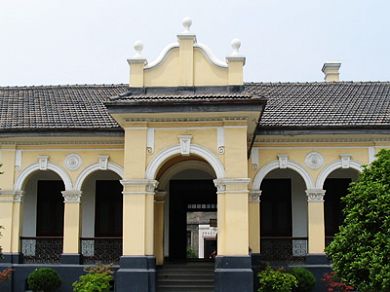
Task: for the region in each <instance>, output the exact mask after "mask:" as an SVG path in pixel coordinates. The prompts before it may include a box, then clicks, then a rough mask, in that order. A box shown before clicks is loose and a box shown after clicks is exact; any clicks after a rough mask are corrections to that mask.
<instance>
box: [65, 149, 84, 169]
mask: <svg viewBox="0 0 390 292" xmlns="http://www.w3.org/2000/svg"><path fill="white" fill-rule="evenodd" d="M81 163H82V160H81V157H80V155H78V154H75V153H72V154H69V155H67V156H66V157H65V160H64V164H65V167H66V168H67V169H69V170H71V171H72V170H77V169H79V168H80V166H81Z"/></svg>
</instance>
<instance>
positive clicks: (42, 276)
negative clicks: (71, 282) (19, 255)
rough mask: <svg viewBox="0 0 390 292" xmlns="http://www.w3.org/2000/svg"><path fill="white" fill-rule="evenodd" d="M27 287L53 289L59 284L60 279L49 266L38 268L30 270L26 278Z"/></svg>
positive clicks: (46, 290)
mask: <svg viewBox="0 0 390 292" xmlns="http://www.w3.org/2000/svg"><path fill="white" fill-rule="evenodd" d="M27 283H28V287H29V288H30V289H31V290H33V291H44V292H49V291H55V290H56V289H57V288H59V287H60V286H61V279H60V276H58V274H57V272H56V271H55V270H53V269H51V268H38V269H35V270H34V271H32V272H31V273H30V274H29V275H28V278H27Z"/></svg>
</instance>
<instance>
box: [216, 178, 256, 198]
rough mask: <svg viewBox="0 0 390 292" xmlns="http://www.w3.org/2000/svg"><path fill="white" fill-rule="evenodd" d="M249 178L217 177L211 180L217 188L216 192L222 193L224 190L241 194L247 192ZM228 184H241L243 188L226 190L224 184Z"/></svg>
mask: <svg viewBox="0 0 390 292" xmlns="http://www.w3.org/2000/svg"><path fill="white" fill-rule="evenodd" d="M250 181H251V179H250V178H217V179H215V180H213V182H214V185H215V187H216V188H217V194H223V193H225V192H227V193H229V194H231V193H234V194H242V193H245V192H246V193H248V192H249V190H248V184H249V183H250ZM229 185H242V187H243V189H241V190H228V191H227V190H226V186H229Z"/></svg>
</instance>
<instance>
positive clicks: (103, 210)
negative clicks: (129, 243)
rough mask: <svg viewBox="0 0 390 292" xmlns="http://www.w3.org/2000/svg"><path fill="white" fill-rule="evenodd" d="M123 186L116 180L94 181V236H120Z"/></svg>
mask: <svg viewBox="0 0 390 292" xmlns="http://www.w3.org/2000/svg"><path fill="white" fill-rule="evenodd" d="M122 190H123V186H122V185H121V183H120V182H119V181H118V180H97V181H96V209H95V210H96V211H95V237H121V236H122V213H123V207H122V206H123V195H122Z"/></svg>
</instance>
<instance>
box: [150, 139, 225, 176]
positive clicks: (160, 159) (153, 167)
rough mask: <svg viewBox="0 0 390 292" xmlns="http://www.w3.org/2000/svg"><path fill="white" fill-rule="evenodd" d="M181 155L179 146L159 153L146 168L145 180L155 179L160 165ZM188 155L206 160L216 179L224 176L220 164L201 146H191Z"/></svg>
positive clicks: (223, 170)
mask: <svg viewBox="0 0 390 292" xmlns="http://www.w3.org/2000/svg"><path fill="white" fill-rule="evenodd" d="M180 153H181V147H180V145H176V146H172V147H170V148H168V149H165V150H163V151H161V152H160V153H159V154H157V156H156V157H155V158H154V159H153V160H152V161H151V162H150V163H149V165H148V167H147V168H146V172H145V178H147V179H155V178H156V175H157V172H158V170H159V168H160V166H161V165H163V164H164V162H166V161H167V160H168V159H169V158H172V157H173V156H176V155H178V154H180ZM190 154H195V155H198V156H200V157H201V158H203V159H204V160H206V161H207V162H208V163H209V164H210V165H211V167H212V168H213V170H214V172H215V175H216V177H217V178H222V177H224V176H225V169H224V167H223V164H222V162H221V161H220V160H219V159H218V158H217V157H216V156H215V155H214V154H213V153H212V152H210V151H209V150H208V149H206V148H203V147H202V146H199V145H196V144H191V148H190Z"/></svg>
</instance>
